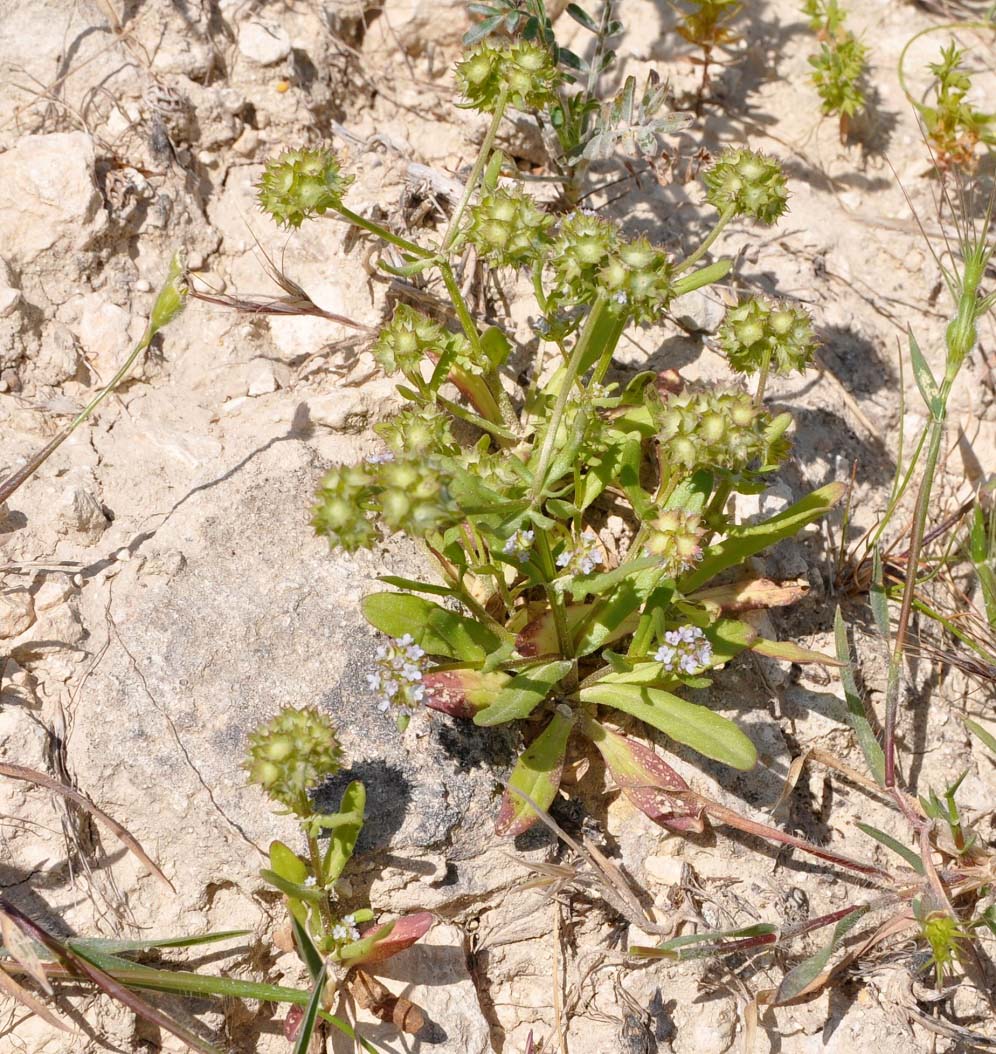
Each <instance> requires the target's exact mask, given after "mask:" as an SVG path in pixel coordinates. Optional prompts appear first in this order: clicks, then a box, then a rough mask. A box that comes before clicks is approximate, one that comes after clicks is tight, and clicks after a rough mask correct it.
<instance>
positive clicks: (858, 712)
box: [833, 605, 885, 787]
mask: <svg viewBox="0 0 996 1054" xmlns="http://www.w3.org/2000/svg"><path fill="white" fill-rule="evenodd" d="M833 632H834V640H835V642H836V645H837V658H838V659H839V660H840V661H841V663H842V664H843V665H842V666H841V669H840V683H841V685H842V686H843V688H844V698H845V699H846V700H847V720H848V724H850V726H851V728H852V729H854V735H855V737H856V738H857V740H858V746H860V747H861V753H862V754H864V756H865V763H866V764H867V765H868V769H869V771H870V772H871V774H872V776H874V777H875V782H876V783H877V784H878V785H879V786H880V787H884V786H885V754H884V753H883V752H882V747H881V746H880V744H879V741H878V738H877V737H876V735H875V733H874V731H873V730H872V726H871V724H869V721H868V717H867V715H866V714H865V704H864V702H863V701H862V699H861V694H860V692H859V691H858V682H857V681H856V680H855V678H854V667H853V666H852V665H851V649H850V646H849V645H848V643H847V627H846V626H845V625H844V616H843V615H842V614H841V613H840V606H839V605H838V607H837V612H836V614H835V615H834V619H833Z"/></svg>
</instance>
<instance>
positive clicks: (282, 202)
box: [256, 150, 353, 227]
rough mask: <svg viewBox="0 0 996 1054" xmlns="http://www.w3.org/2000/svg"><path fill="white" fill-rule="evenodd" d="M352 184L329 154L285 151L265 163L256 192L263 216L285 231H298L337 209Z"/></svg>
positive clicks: (325, 151) (313, 151)
mask: <svg viewBox="0 0 996 1054" xmlns="http://www.w3.org/2000/svg"><path fill="white" fill-rule="evenodd" d="M352 182H353V177H352V176H346V175H343V173H342V168H341V166H340V164H339V159H338V158H337V157H336V156H335V154H334V153H333V152H332V151H331V150H285V151H284V152H283V153H282V154H281V155H280V156H279V157H276V158H274V159H273V160H272V161H268V162H267V164H266V168H265V169H264V170H263V175H262V177H261V178H260V181H259V183H258V185H257V188H256V189H257V196H258V200H259V204H260V207H261V208H262V209H263V211H264V212H268V213H269V214H270V215H271V216H272V217H273V218H274V219H275V220H276V221H277V223H280V224H283V225H284V226H286V227H300V226H301V224H302V223H303V222H304V221H305V220H306V219H310V218H311V217H312V216H321V215H322V214H323V213H325V212H327V211H328V210H329V209H335V208H338V207H339V206H340V205H341V204H342V196H343V194H345V193H346V190H347V189H348V188H349V185H350V184H351V183H352Z"/></svg>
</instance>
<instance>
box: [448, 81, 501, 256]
mask: <svg viewBox="0 0 996 1054" xmlns="http://www.w3.org/2000/svg"><path fill="white" fill-rule="evenodd" d="M507 105H508V89H507V88H502V90H501V94H500V95H499V96H498V104H497V105H496V106H495V112H494V113H493V114H492V115H491V124H490V125H488V130H487V133H486V134H485V136H484V142H483V143H481V149H480V150H479V151H478V154H477V160H476V161H475V162H474V167H473V168H472V169H471V172H470V178H469V179H468V180H467V185H466V186H465V187H464V188H463V195H462V197H461V198H460V202H459V204H458V205H457V207H456V208H455V209H454V210H453V215H452V216H451V217H450V225H449V226H448V227H447V228H446V234H445V236H444V238H443V243H442V245H441V246H440V249H441V251H442V252H447V251H448V250H449V249H450V247H451V246H452V245H453V242H454V241H456V237H457V235H458V234H459V233H460V220H461V219H463V214H464V212H465V211H466V210H467V205H468V204H469V203H470V199H471V196H472V195H473V193H474V191H475V190H476V189H477V184H478V182H479V181H480V178H481V173H482V172H483V171H484V166H485V165H486V164H487V163H488V158H489V156H490V154H491V150H492V147H494V145H495V139H496V138H497V137H498V129H499V127H500V126H501V122H502V118H503V117H504V116H505V107H506V106H507Z"/></svg>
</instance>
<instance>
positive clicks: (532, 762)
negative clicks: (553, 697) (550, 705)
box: [495, 707, 574, 836]
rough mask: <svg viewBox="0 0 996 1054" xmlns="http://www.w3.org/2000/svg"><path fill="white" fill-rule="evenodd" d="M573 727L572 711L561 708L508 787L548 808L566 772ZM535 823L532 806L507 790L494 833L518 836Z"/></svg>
mask: <svg viewBox="0 0 996 1054" xmlns="http://www.w3.org/2000/svg"><path fill="white" fill-rule="evenodd" d="M573 727H574V715H573V714H572V713H571V711H570V710H569V708H567V707H563V708H558V709H557V710H556V712H555V713H554V715H553V717H552V718H551V719H550V723H549V724H548V725H547V726H546V728H544V729H543V731H542V732H541V733H540V734H539V735H538V736H537V737H536V738H535V739H534V740H533V741H532V743H530V744H529V746H528V747H527V748H526V749H525V750H524V751H523V753H522V756H521V757H520V758H519V760H518V761H517V762H516V764H515V768H514V769H513V770H512V775H511V777H510V778H509V781H508V783H509V786H510V787H514V788H515V789H516V790H520V791H522V792H523V793H524V794H526V795H528V796H529V798H531V799H532V800H533V801H534V802H535V803H536V804H537V805H538V806H539V807H540V808H541V809H543V810H546V809H549V808H550V806H551V805H552V804H553V799H554V798H555V797H556V796H557V788H558V787H559V786H560V777H561V775H562V773H563V771H564V758H565V757H566V755H567V741H568V739H570V735H571V730H572V729H573ZM535 821H536V813H535V811H534V810H533V807H532V806H531V805H530V804H529V802H528V801H526V799H525V798H522V797H520V796H519V795H518V794H515V793H513V792H512V791H509V790H506V791H505V794H504V796H503V797H502V803H501V809H500V810H499V813H498V819H497V820H496V821H495V832H496V833H497V834H500V835H505V834H507V835H513V836H514V835H517V834H521V833H522V832H523V831H525V830H528V829H529V828H530V827H531V826H532V825H533V823H534V822H535Z"/></svg>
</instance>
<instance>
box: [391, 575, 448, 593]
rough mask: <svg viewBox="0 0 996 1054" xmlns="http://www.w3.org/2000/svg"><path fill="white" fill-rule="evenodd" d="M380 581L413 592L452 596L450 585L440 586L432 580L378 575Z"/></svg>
mask: <svg viewBox="0 0 996 1054" xmlns="http://www.w3.org/2000/svg"><path fill="white" fill-rule="evenodd" d="M377 581H378V582H383V583H384V584H385V585H388V586H394V587H395V588H396V589H410V590H411V591H412V592H413V593H429V594H431V595H432V596H437V597H451V596H453V590H452V589H450V588H449V586H438V585H435V584H434V583H432V582H418V581H416V580H415V579H414V578H402V577H401V575H378V577H377Z"/></svg>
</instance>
